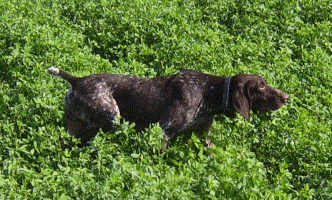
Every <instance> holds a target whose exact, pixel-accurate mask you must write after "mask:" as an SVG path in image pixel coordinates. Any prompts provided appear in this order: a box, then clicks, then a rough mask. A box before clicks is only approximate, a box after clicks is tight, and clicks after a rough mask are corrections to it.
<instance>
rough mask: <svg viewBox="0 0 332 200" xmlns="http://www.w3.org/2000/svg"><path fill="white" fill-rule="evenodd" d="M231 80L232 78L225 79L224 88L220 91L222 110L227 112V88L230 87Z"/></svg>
mask: <svg viewBox="0 0 332 200" xmlns="http://www.w3.org/2000/svg"><path fill="white" fill-rule="evenodd" d="M231 79H232V77H231V76H229V77H226V78H225V83H224V87H223V90H222V92H223V93H222V110H223V111H228V109H229V86H230V85H231Z"/></svg>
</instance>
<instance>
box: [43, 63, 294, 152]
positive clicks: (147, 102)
mask: <svg viewBox="0 0 332 200" xmlns="http://www.w3.org/2000/svg"><path fill="white" fill-rule="evenodd" d="M48 72H49V73H50V74H53V75H56V76H59V77H61V78H63V79H65V80H67V81H68V82H69V83H70V84H71V86H72V88H71V90H70V91H69V92H68V94H67V96H66V99H65V105H66V117H67V130H68V132H69V133H70V134H71V135H74V136H75V137H77V138H80V139H81V142H82V144H83V145H85V144H86V143H87V142H88V141H89V140H90V139H92V138H93V137H94V136H95V135H96V134H97V133H98V131H99V129H100V128H101V129H102V130H103V131H110V130H112V129H113V128H114V127H115V126H116V125H117V120H116V119H117V117H119V116H121V117H123V118H124V119H126V120H128V121H130V122H135V124H136V128H137V129H138V130H143V129H144V128H146V127H148V126H149V124H150V123H156V122H159V123H160V125H161V127H162V128H163V130H164V132H165V139H166V141H167V142H166V143H165V144H164V148H163V149H166V148H167V146H168V144H169V142H170V141H172V140H173V139H174V138H175V137H176V136H178V135H180V134H191V133H192V132H196V133H198V134H203V133H204V132H209V130H210V127H211V125H212V122H213V119H214V116H215V115H217V114H225V115H228V116H233V115H234V113H235V112H238V113H240V114H241V115H242V116H243V117H244V118H246V119H247V120H250V111H251V110H253V111H260V112H267V111H269V110H277V109H279V108H281V107H282V106H283V105H284V104H285V103H286V102H287V101H288V95H287V94H286V93H284V92H282V91H280V90H278V89H275V88H273V87H271V86H269V85H268V84H267V82H266V80H265V79H264V78H262V77H261V76H257V75H247V74H239V75H236V76H231V77H218V76H213V75H209V74H204V73H200V72H198V71H195V70H185V71H182V72H179V73H177V74H174V75H168V76H160V77H155V78H151V79H149V78H140V77H136V76H130V75H119V74H93V75H90V76H86V77H75V76H72V75H70V74H68V73H66V72H64V71H62V70H60V69H59V68H56V67H50V68H49V69H48ZM208 135H210V134H208ZM206 144H207V146H208V147H210V139H209V137H207V138H206Z"/></svg>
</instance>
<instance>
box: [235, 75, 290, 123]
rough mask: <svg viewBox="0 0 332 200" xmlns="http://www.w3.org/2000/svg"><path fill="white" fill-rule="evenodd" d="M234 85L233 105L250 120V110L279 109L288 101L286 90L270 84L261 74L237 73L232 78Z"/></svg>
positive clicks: (265, 110)
mask: <svg viewBox="0 0 332 200" xmlns="http://www.w3.org/2000/svg"><path fill="white" fill-rule="evenodd" d="M232 85H233V89H234V90H233V94H232V104H233V107H234V108H235V110H236V111H237V112H239V113H240V114H241V115H242V116H243V117H245V118H246V119H247V120H250V110H252V111H254V112H255V111H258V112H268V111H270V110H278V109H279V108H281V107H282V106H283V105H284V104H285V103H286V102H287V101H288V95H287V94H286V93H285V92H283V91H281V90H278V89H275V88H273V87H271V86H269V85H268V83H267V82H266V80H265V79H264V78H263V77H261V76H257V75H237V76H234V77H233V78H232Z"/></svg>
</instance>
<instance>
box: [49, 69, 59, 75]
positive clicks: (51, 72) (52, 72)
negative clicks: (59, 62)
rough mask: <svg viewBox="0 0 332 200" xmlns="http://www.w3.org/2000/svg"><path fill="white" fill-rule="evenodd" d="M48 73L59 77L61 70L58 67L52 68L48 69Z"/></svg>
mask: <svg viewBox="0 0 332 200" xmlns="http://www.w3.org/2000/svg"><path fill="white" fill-rule="evenodd" d="M48 73H50V74H53V75H56V76H57V75H59V73H60V69H59V68H57V67H50V68H48Z"/></svg>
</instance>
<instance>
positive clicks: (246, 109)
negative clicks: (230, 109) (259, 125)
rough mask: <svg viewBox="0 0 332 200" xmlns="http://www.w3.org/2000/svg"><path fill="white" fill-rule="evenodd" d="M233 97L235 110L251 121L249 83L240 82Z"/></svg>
mask: <svg viewBox="0 0 332 200" xmlns="http://www.w3.org/2000/svg"><path fill="white" fill-rule="evenodd" d="M232 98H233V101H232V102H233V106H234V108H235V110H236V111H237V112H239V113H240V114H241V115H242V116H243V117H244V118H246V119H247V120H248V121H250V110H251V101H250V96H249V88H248V87H247V84H243V83H239V84H238V85H237V87H236V89H235V92H234V93H233V97H232Z"/></svg>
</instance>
